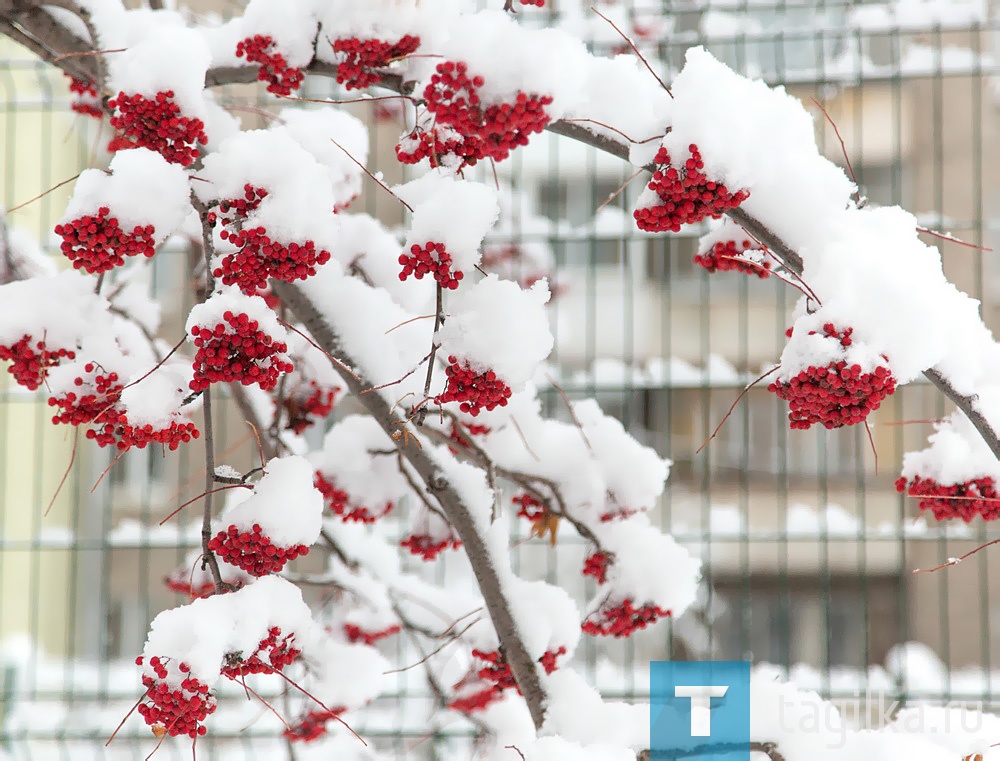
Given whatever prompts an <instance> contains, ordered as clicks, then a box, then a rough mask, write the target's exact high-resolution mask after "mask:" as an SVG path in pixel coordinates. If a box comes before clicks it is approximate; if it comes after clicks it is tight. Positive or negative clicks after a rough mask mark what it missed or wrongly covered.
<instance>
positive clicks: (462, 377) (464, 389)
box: [434, 356, 511, 417]
mask: <svg viewBox="0 0 1000 761" xmlns="http://www.w3.org/2000/svg"><path fill="white" fill-rule="evenodd" d="M448 362H449V364H448V367H447V368H446V369H445V373H446V374H447V376H448V385H447V386H446V387H445V390H444V391H443V392H442V393H440V394H438V395H437V396H435V397H434V402H435V403H437V404H446V403H448V402H460V405H459V409H460V410H461V411H462V412H464V413H467V414H469V415H472V416H473V417H475V416H476V415H478V414H479V412H480V410H481V409H482V408H483V407H485V408H486V409H487V410H492V409H494V408H496V407H506V406H507V400H508V399H510V397H511V390H510V386H508V385H507V384H506V383H504V382H503V381H502V380H500V379H499V378H497V374H496V373H495V372H493V371H492V370H487V371H486V372H482V373H477V372H476V371H475V370H473V369H472V368H471V367H470V366H469V364H468V362H464V361H463V362H462V363H459V361H458V358H457V357H455V356H451V357H448Z"/></svg>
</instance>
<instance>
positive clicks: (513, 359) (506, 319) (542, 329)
mask: <svg viewBox="0 0 1000 761" xmlns="http://www.w3.org/2000/svg"><path fill="white" fill-rule="evenodd" d="M548 300H549V288H548V283H546V282H545V281H544V280H540V281H539V282H537V283H535V284H534V285H533V286H531V288H528V289H526V290H522V289H521V287H520V286H519V285H517V283H513V282H511V281H509V280H501V279H500V278H498V277H497V276H496V275H489V276H487V277H485V278H483V279H482V280H480V281H479V282H478V283H476V284H475V285H474V286H472V287H471V288H470V287H464V288H461V289H460V290H459V291H458V293H457V294H456V295H455V296H454V297H452V298H450V299H449V300H448V311H449V313H450V317H449V318H448V319H447V320H446V321H445V323H444V325H443V326H442V328H441V330H439V331H438V333H437V339H438V341H440V345H441V351H442V352H443V353H444V355H445V356H451V355H454V356H456V357H458V358H459V359H460V360H467V361H468V362H469V363H470V365H471V366H472V367H473V369H475V370H479V371H480V372H485V371H486V370H492V371H493V372H495V373H496V375H497V377H498V378H500V379H501V380H503V381H504V382H505V383H506V384H507V385H508V386H510V388H511V389H512V390H515V391H516V390H519V389H520V388H522V387H523V386H524V384H525V383H527V382H528V381H529V380H530V379H531V378H532V377H533V376H534V374H535V368H536V367H537V366H538V365H539V364H540V363H541V362H542V361H543V360H544V359H545V358H546V357H548V356H549V352H551V351H552V344H553V338H552V333H551V332H549V326H548V315H547V314H546V313H545V304H546V303H547V302H548Z"/></svg>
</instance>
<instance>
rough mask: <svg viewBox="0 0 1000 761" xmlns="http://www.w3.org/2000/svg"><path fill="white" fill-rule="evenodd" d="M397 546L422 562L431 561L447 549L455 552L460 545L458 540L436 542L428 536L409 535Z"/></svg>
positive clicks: (436, 540)
mask: <svg viewBox="0 0 1000 761" xmlns="http://www.w3.org/2000/svg"><path fill="white" fill-rule="evenodd" d="M399 546H400V547H405V548H406V549H407V550H409V551H410V553H411V554H412V555H416V556H417V557H419V558H421V559H422V560H427V561H431V560H434V559H435V558H436V557H437V556H438V555H440V554H441V553H442V552H444V551H445V550H447V549H452V550H457V549H458V548H459V547H461V546H462V543H461V542H460V541H459V540H458V539H441V540H438V539H435V538H434V537H432V536H430V535H428V534H410V535H409V536H408V537H406V538H405V539H403V541H401V542H400V543H399Z"/></svg>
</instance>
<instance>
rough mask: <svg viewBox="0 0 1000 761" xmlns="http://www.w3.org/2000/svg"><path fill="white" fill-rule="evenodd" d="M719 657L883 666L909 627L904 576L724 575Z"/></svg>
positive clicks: (718, 587)
mask: <svg viewBox="0 0 1000 761" xmlns="http://www.w3.org/2000/svg"><path fill="white" fill-rule="evenodd" d="M714 589H715V595H716V597H717V599H718V601H719V602H721V603H722V605H721V606H720V607H721V608H722V609H723V612H722V614H721V615H720V617H719V619H718V620H717V621H716V623H715V625H714V628H713V637H714V640H715V647H716V650H717V654H718V657H719V658H728V659H741V658H744V657H750V658H752V660H754V661H755V662H767V663H775V664H779V665H791V664H795V663H806V664H809V665H812V666H815V667H817V668H821V667H826V666H831V667H834V666H841V667H850V668H857V669H864V668H866V667H867V666H869V665H873V664H877V663H882V662H883V661H884V660H885V657H886V654H887V653H888V651H889V648H891V647H892V646H893V645H894V644H896V642H897V641H898V639H899V637H900V633H901V632H902V631H903V628H904V627H903V622H902V620H901V616H902V614H901V613H900V608H899V594H900V589H901V582H900V579H899V577H897V576H874V577H871V576H869V577H867V578H861V577H860V576H846V575H845V576H834V577H831V578H827V579H824V578H817V577H812V576H810V577H788V578H780V577H774V576H751V578H750V579H749V580H747V581H744V580H740V579H717V580H716V581H715V583H714Z"/></svg>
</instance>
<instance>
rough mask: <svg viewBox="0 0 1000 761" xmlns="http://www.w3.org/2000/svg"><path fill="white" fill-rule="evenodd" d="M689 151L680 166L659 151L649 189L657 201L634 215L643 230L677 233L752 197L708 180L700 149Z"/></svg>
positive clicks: (664, 150) (743, 191) (638, 209)
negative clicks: (684, 227) (733, 191)
mask: <svg viewBox="0 0 1000 761" xmlns="http://www.w3.org/2000/svg"><path fill="white" fill-rule="evenodd" d="M688 151H689V152H690V156H689V157H688V158H687V159H686V160H685V161H684V163H683V164H682V165H681V166H677V165H675V164H673V163H672V161H671V158H670V154H669V153H668V152H667V149H666V148H665V147H662V146H661V147H660V150H659V151H657V153H656V158H655V159H654V162H655V163H656V167H657V168H656V171H655V172H654V173H653V177H652V179H651V180H650V181H649V185H647V187H648V189H649V190H651V191H653V193H654V194H655V199H656V200H655V202H654V203H652V204H651V205H641V206H640V207H639V208H637V209H636V210H635V211H634V212H633V214H632V216H633V217H634V218H635V221H636V225H637V226H638V227H639V229H640V230H646V231H647V232H665V231H667V230H670V231H672V232H678V231H679V230H680V229H681V226H682V225H686V224H692V223H694V222H700V221H701V220H703V219H704V218H705V217H718V216H719V215H720V214H722V213H723V212H726V211H728V210H729V209H735V208H736V207H737V206H739V205H740V204H741V203H743V202H744V201H745V200H746V199H747V198H748V197H749V196H750V194H749V193H748V192H747V191H746V190H738V191H736V192H735V193H732V192H730V191H729V189H728V188H727V187H726V186H725V185H723V184H722V183H721V182H716V181H714V180H711V179H709V177H708V176H707V175H706V174H705V173H704V171H703V170H704V168H705V162H704V161H702V158H701V153H700V152H699V151H698V146H697V145H695V144H694V143H692V144H691V145H690V146H688ZM642 203H643V201H642V199H640V204H642Z"/></svg>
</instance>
